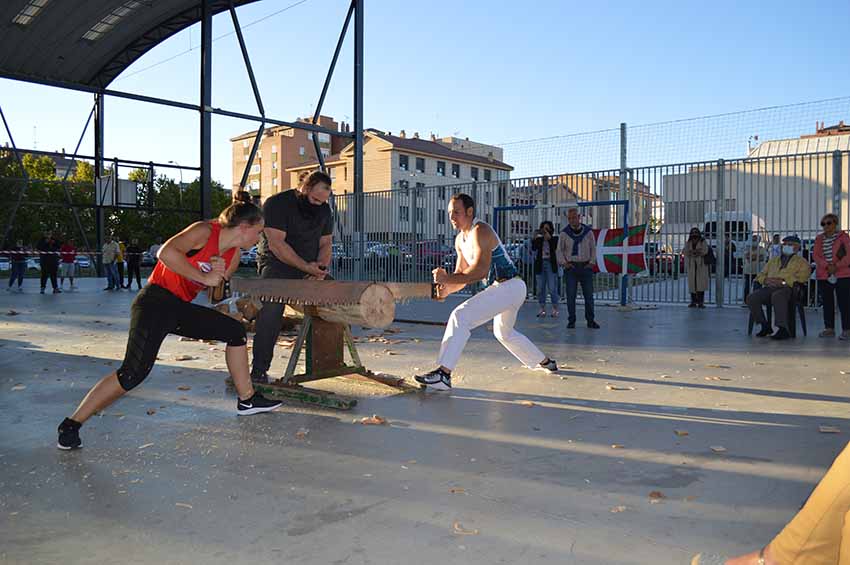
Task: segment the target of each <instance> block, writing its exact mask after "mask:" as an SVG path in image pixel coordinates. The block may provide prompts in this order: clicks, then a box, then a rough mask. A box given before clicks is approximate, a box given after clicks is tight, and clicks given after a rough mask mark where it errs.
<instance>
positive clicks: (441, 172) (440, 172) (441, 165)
mask: <svg viewBox="0 0 850 565" xmlns="http://www.w3.org/2000/svg"><path fill="white" fill-rule="evenodd" d="M437 176H438V177H444V176H446V162H445V161H437Z"/></svg>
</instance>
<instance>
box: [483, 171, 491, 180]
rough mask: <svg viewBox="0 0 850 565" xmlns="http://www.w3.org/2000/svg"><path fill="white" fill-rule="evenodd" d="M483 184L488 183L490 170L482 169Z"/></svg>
mask: <svg viewBox="0 0 850 565" xmlns="http://www.w3.org/2000/svg"><path fill="white" fill-rule="evenodd" d="M484 182H490V169H484Z"/></svg>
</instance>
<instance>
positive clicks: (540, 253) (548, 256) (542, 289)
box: [531, 220, 560, 318]
mask: <svg viewBox="0 0 850 565" xmlns="http://www.w3.org/2000/svg"><path fill="white" fill-rule="evenodd" d="M554 234H555V226H554V224H552V222H550V221H549V220H546V221H544V222H542V223H541V224H540V229H538V230H537V232H536V233H535V234H534V239H533V240H531V249H532V250H533V251H534V253H535V255H534V274H535V275H536V276H537V301H538V302H539V303H540V312H539V313H538V314H537V317H538V318H544V317H545V316H546V294H547V291H548V294H549V295H550V297H551V300H552V317H553V318H557V317H558V302H559V297H558V288H559V287H560V281H559V280H558V259H557V250H558V236H557V235H554Z"/></svg>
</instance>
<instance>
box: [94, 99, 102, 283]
mask: <svg viewBox="0 0 850 565" xmlns="http://www.w3.org/2000/svg"><path fill="white" fill-rule="evenodd" d="M94 105H95V111H94V182H95V191H94V202H95V212H94V215H95V251H96V252H99V251H101V250H102V249H103V236H104V233H103V228H104V210H103V206H101V204H102V202H101V200H102V199H101V198H98V197H97V183H98V179H100V177H101V175H102V174H103V141H104V139H103V137H104V127H103V120H104V96H103V94H102V93H100V94H95V96H94ZM96 257H97V260H96V261H95V268H96V270H97V276H99V277H102V276H103V255H101V254H100V253H98V254H97V255H96Z"/></svg>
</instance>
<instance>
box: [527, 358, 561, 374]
mask: <svg viewBox="0 0 850 565" xmlns="http://www.w3.org/2000/svg"><path fill="white" fill-rule="evenodd" d="M533 369H534V370H535V371H545V372H547V373H557V372H558V364H557V363H556V362H555V360H554V359H552V358H550V357H547V358H546V359H544V360H543V361H541V362H540V363H538V364H537V365H536V366H534V367H533Z"/></svg>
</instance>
